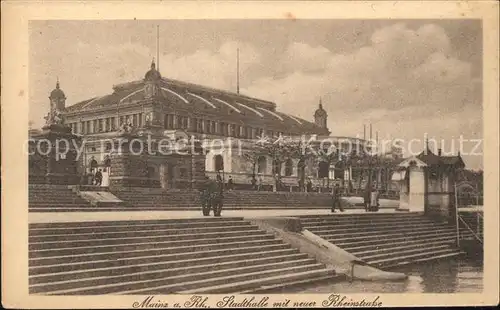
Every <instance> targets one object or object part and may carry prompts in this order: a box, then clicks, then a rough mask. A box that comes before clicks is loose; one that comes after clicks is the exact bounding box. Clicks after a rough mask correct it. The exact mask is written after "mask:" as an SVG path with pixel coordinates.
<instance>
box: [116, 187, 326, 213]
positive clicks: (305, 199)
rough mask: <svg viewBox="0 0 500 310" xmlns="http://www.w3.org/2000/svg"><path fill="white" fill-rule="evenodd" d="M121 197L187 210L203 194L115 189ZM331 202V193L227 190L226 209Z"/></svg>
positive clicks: (137, 204)
mask: <svg viewBox="0 0 500 310" xmlns="http://www.w3.org/2000/svg"><path fill="white" fill-rule="evenodd" d="M113 193H114V194H115V195H116V196H117V197H119V198H120V199H122V200H124V201H127V202H128V203H130V204H131V205H133V206H134V207H137V208H141V209H145V208H147V209H165V208H167V209H169V210H187V209H196V210H198V209H199V208H200V197H199V196H200V194H199V192H198V191H193V190H184V191H179V190H170V191H161V190H157V189H149V190H142V191H133V190H127V191H113ZM330 205H331V196H330V195H329V194H327V193H290V192H268V191H247V190H234V191H225V192H224V207H225V209H226V210H231V209H232V210H237V209H242V208H244V209H248V208H251V209H269V208H273V209H289V208H305V209H308V208H311V209H315V208H318V207H320V208H324V207H328V206H330Z"/></svg>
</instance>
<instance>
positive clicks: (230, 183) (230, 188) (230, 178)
mask: <svg viewBox="0 0 500 310" xmlns="http://www.w3.org/2000/svg"><path fill="white" fill-rule="evenodd" d="M226 186H227V189H228V190H230V191H231V190H233V186H234V183H233V177H232V176H229V179H227V185H226Z"/></svg>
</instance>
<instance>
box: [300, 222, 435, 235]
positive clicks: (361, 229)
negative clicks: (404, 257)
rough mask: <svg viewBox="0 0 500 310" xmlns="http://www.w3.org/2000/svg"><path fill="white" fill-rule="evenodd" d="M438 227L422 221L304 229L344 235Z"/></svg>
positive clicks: (320, 233) (319, 232) (318, 233)
mask: <svg viewBox="0 0 500 310" xmlns="http://www.w3.org/2000/svg"><path fill="white" fill-rule="evenodd" d="M432 228H439V225H437V224H434V223H422V224H417V225H414V224H402V225H400V224H397V225H371V226H369V225H366V226H358V227H335V226H330V227H328V226H319V227H307V228H306V229H307V230H309V231H310V232H312V233H315V234H317V235H323V234H332V233H335V234H346V235H357V234H361V233H365V232H366V233H383V232H387V231H401V232H404V231H411V230H415V229H420V230H422V229H432Z"/></svg>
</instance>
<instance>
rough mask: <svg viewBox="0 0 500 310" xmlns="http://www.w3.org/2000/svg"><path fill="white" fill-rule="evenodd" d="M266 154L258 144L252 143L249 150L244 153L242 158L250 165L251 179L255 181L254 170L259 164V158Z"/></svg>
mask: <svg viewBox="0 0 500 310" xmlns="http://www.w3.org/2000/svg"><path fill="white" fill-rule="evenodd" d="M265 155H266V152H265V150H264V149H263V148H262V146H261V145H260V144H257V143H254V144H252V145H251V150H249V151H247V152H245V153H244V154H243V155H242V156H243V158H244V159H245V160H246V161H247V162H248V163H250V164H251V165H252V179H255V170H256V169H257V164H258V163H259V158H260V157H261V156H265Z"/></svg>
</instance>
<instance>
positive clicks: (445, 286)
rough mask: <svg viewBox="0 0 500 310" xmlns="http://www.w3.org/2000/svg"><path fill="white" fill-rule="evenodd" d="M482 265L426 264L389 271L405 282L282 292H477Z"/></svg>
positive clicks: (358, 283)
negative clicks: (402, 277)
mask: <svg viewBox="0 0 500 310" xmlns="http://www.w3.org/2000/svg"><path fill="white" fill-rule="evenodd" d="M482 265H483V263H482V262H481V261H477V260H471V259H466V258H459V259H453V260H441V261H435V262H426V263H425V264H424V263H422V264H416V265H409V266H404V267H399V268H397V269H391V270H390V271H397V272H403V273H405V274H407V275H409V278H408V279H407V280H406V281H397V282H369V281H353V282H349V281H345V282H337V283H321V284H316V285H314V286H311V287H298V288H291V289H286V293H310V294H315V293H317V294H327V293H332V292H335V293H386V294H391V293H481V292H482V290H483V266H482ZM283 293H285V291H283Z"/></svg>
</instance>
